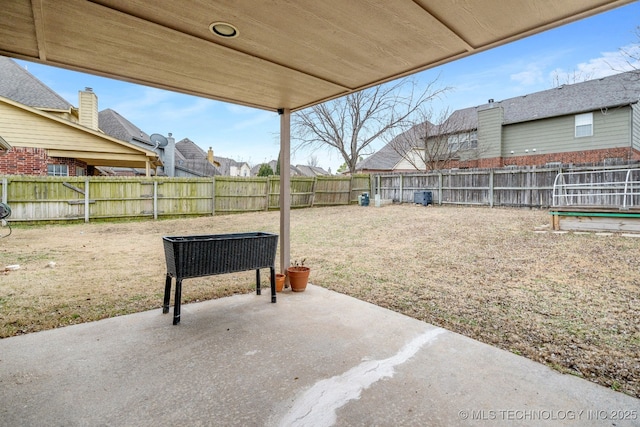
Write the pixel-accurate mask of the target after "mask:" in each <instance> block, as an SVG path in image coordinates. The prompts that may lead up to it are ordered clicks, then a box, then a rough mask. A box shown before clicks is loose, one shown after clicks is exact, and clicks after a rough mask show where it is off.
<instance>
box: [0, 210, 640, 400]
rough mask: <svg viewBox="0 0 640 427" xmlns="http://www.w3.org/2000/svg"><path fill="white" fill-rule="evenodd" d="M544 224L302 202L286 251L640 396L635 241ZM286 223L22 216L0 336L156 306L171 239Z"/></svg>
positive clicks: (7, 253) (639, 257)
mask: <svg viewBox="0 0 640 427" xmlns="http://www.w3.org/2000/svg"><path fill="white" fill-rule="evenodd" d="M549 223H550V217H549V214H548V212H547V211H531V210H517V209H489V208H469V207H464V208H463V207H439V206H436V207H432V206H429V207H424V206H420V205H399V206H398V205H393V206H385V207H382V208H375V207H366V208H365V207H359V206H346V207H329V208H314V209H301V210H294V211H292V213H291V256H292V258H297V259H300V258H306V265H308V266H309V267H311V269H312V271H311V277H310V281H311V282H312V283H313V284H315V285H320V286H323V287H325V288H328V289H332V290H335V291H337V292H341V293H345V294H348V295H351V296H354V297H356V298H359V299H362V300H365V301H368V302H371V303H374V304H377V305H380V306H382V307H386V308H389V309H391V310H394V311H397V312H400V313H404V314H406V315H408V316H411V317H414V318H417V319H420V320H423V321H425V322H429V323H431V324H434V325H438V326H442V327H445V328H447V329H449V330H451V331H454V332H458V333H460V334H463V335H466V336H469V337H472V338H475V339H477V340H480V341H483V342H486V343H488V344H492V345H495V346H497V347H500V348H503V349H506V350H509V351H511V352H514V353H516V354H520V355H522V356H525V357H528V358H530V359H533V360H536V361H538V362H541V363H544V364H547V365H549V366H551V367H553V368H554V369H557V370H559V371H561V372H564V373H568V374H572V375H576V376H580V377H584V378H586V379H588V380H590V381H593V382H596V383H599V384H601V385H604V386H606V387H611V388H613V389H615V390H619V391H621V392H624V393H627V394H630V395H632V396H636V397H640V238H633V237H623V236H620V235H615V234H614V235H609V236H605V235H598V234H579V233H563V234H560V233H553V232H551V231H550V229H549V227H548V226H547V225H548V224H549ZM278 228H279V213H278V212H258V213H251V214H241V215H228V216H215V217H203V218H193V219H180V220H162V221H141V222H119V223H112V222H111V223H91V224H75V225H47V226H14V229H13V234H12V235H11V236H9V237H7V238H4V239H0V271H3V270H4V267H5V266H8V265H15V264H19V265H20V269H18V270H15V271H4V272H3V273H2V278H1V279H0V337H8V336H12V335H18V334H24V333H30V332H35V331H40V330H44V329H50V328H57V327H62V326H67V325H70V324H74V323H81V322H87V321H92V320H97V319H101V318H105V317H110V316H118V315H123V314H127V313H133V312H137V311H142V310H150V309H160V307H161V305H162V295H163V291H164V276H165V272H166V269H165V264H164V252H163V247H162V239H161V237H162V236H165V235H181V234H214V233H227V232H246V231H268V232H275V233H278ZM2 231H4V230H2ZM52 263H55V265H53V266H52ZM266 276H267V274H266V273H265V274H263V282H264V286H267V282H268V278H267V277H266ZM254 280H255V273H254V272H245V273H236V274H227V275H221V276H213V277H205V278H198V279H188V280H185V282H184V285H183V295H182V298H183V303H188V302H192V301H198V300H205V299H211V298H219V297H223V296H227V295H231V294H234V293H244V292H252V291H253V289H254V286H255V284H254ZM267 292H268V291H267Z"/></svg>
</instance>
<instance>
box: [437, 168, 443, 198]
mask: <svg viewBox="0 0 640 427" xmlns="http://www.w3.org/2000/svg"><path fill="white" fill-rule="evenodd" d="M438 204H439V205H442V172H438Z"/></svg>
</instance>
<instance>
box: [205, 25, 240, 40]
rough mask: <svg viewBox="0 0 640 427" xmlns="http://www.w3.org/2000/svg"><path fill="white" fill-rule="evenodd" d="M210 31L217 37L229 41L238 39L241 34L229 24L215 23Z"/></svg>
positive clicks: (210, 26) (210, 27)
mask: <svg viewBox="0 0 640 427" xmlns="http://www.w3.org/2000/svg"><path fill="white" fill-rule="evenodd" d="M209 30H210V31H211V32H212V33H213V34H215V35H216V36H218V37H224V38H227V39H231V38H234V37H238V34H240V32H239V31H238V29H237V28H236V27H234V26H233V25H231V24H229V23H228V22H214V23H212V24H211V25H209Z"/></svg>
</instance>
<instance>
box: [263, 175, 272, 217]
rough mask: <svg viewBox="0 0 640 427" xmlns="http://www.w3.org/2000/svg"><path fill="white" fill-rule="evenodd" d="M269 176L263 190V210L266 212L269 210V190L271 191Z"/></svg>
mask: <svg viewBox="0 0 640 427" xmlns="http://www.w3.org/2000/svg"><path fill="white" fill-rule="evenodd" d="M269 178H270V177H269V176H267V189H266V190H265V191H264V199H265V204H264V210H265V212H267V211H268V210H269V192H270V191H271V182H270V181H269Z"/></svg>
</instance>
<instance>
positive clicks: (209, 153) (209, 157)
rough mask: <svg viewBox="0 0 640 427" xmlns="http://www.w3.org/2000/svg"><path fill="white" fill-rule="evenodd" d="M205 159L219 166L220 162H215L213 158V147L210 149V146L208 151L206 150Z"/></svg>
mask: <svg viewBox="0 0 640 427" xmlns="http://www.w3.org/2000/svg"><path fill="white" fill-rule="evenodd" d="M207 161H209V163H211V164H212V165H213V166H217V167H220V162H217V161H216V160H215V159H214V158H213V149H211V147H209V151H208V152H207Z"/></svg>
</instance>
